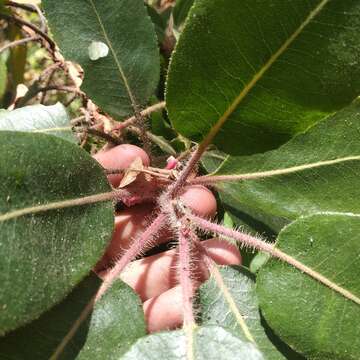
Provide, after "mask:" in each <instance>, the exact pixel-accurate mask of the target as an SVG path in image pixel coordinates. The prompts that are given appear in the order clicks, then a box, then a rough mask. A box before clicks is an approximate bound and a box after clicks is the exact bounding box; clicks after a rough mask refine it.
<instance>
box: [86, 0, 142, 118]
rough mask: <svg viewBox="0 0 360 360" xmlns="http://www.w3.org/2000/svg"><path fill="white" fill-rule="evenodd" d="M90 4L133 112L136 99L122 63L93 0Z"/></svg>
mask: <svg viewBox="0 0 360 360" xmlns="http://www.w3.org/2000/svg"><path fill="white" fill-rule="evenodd" d="M90 4H91V6H92V8H93V10H94V13H95V16H96V18H97V20H98V22H99V25H100V28H101V31H102V33H103V35H104V38H105V41H106V42H107V45H108V47H109V49H110V51H111V54H112V55H113V57H114V60H115V63H116V66H117V68H118V70H119V73H120V80H121V81H122V82H123V83H124V86H125V89H126V91H127V94H128V96H129V99H130V102H131V105H132V107H133V110H134V111H135V112H137V103H136V100H135V96H134V95H133V93H132V91H131V88H130V85H129V82H128V80H127V77H126V75H125V72H124V70H123V67H122V65H121V62H120V60H119V58H118V56H117V54H116V52H115V50H114V48H113V46H112V43H111V41H110V38H109V37H108V34H107V32H106V29H105V26H104V24H103V22H102V20H101V17H100V15H99V13H98V11H97V8H96V6H95V4H94V1H93V0H90Z"/></svg>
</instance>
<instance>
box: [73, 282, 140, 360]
mask: <svg viewBox="0 0 360 360" xmlns="http://www.w3.org/2000/svg"><path fill="white" fill-rule="evenodd" d="M145 335H146V326H145V319H144V312H143V309H142V306H141V301H140V299H139V297H138V296H137V295H136V294H135V293H134V291H133V290H132V289H131V288H130V287H129V286H128V285H126V284H125V283H123V282H121V281H116V282H115V283H114V284H113V285H112V286H111V288H110V290H109V291H107V292H106V293H105V294H104V295H103V297H102V298H101V299H100V300H99V302H98V303H97V304H96V305H95V308H94V312H93V314H92V316H91V323H90V328H89V333H88V336H87V340H86V343H85V345H84V348H83V350H82V351H81V352H80V354H79V356H78V357H77V359H78V360H81V359H84V360H87V359H94V360H96V359H99V360H103V359H109V360H110V359H119V358H120V356H121V355H123V354H124V353H125V352H126V351H127V350H128V349H129V348H130V346H131V345H132V344H133V343H134V342H135V341H136V340H137V339H138V338H140V337H142V336H145Z"/></svg>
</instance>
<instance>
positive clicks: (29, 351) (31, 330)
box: [0, 273, 101, 360]
mask: <svg viewBox="0 0 360 360" xmlns="http://www.w3.org/2000/svg"><path fill="white" fill-rule="evenodd" d="M100 284H101V281H100V279H99V278H98V277H97V276H96V275H95V274H93V273H92V274H91V275H89V276H88V277H86V278H85V279H84V280H83V281H82V282H81V283H80V284H78V285H77V287H76V288H74V290H73V291H72V292H71V293H70V294H69V295H68V296H67V297H66V299H65V300H64V301H62V302H61V303H60V304H58V305H56V306H54V307H53V308H52V309H50V310H49V311H47V312H45V313H44V314H42V315H41V316H40V318H38V319H37V320H35V321H33V322H31V323H30V324H28V325H25V326H23V327H21V328H19V329H17V330H15V331H12V332H10V333H9V334H7V335H5V336H4V337H0V358H1V359H7V360H33V359H37V360H43V359H49V358H50V356H51V355H52V354H53V352H54V351H55V349H56V347H57V346H58V344H59V343H60V341H61V339H62V338H63V337H64V336H65V335H66V334H67V333H68V331H69V329H70V328H71V325H72V324H73V323H74V322H75V321H76V319H77V318H78V317H79V315H80V313H81V311H82V309H83V308H84V307H85V306H86V304H87V303H88V302H89V301H90V300H91V298H92V297H93V296H94V295H95V294H96V291H97V290H98V288H99V286H100ZM89 323H90V321H89V320H88V321H87V322H84V323H83V325H82V327H81V328H80V329H79V330H78V331H77V333H76V337H74V338H73V339H72V341H71V346H67V347H66V348H65V349H64V351H63V353H62V356H61V357H60V359H68V360H69V359H75V358H76V356H77V355H78V353H79V352H80V350H81V348H82V347H83V345H84V343H85V341H86V337H87V334H88V331H89ZM29 339H31V341H29Z"/></svg>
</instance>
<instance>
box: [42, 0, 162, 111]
mask: <svg viewBox="0 0 360 360" xmlns="http://www.w3.org/2000/svg"><path fill="white" fill-rule="evenodd" d="M42 5H43V7H44V9H45V13H46V17H47V19H48V21H49V25H50V28H51V31H52V33H53V34H54V38H55V40H56V42H57V43H58V45H59V47H60V49H61V51H62V53H63V55H64V56H65V57H66V58H67V59H68V60H72V61H75V62H77V63H78V64H80V65H81V66H82V68H83V69H84V71H85V79H84V83H83V85H82V89H83V90H84V91H85V92H86V93H87V95H88V96H89V97H90V98H91V99H92V100H93V101H94V102H95V103H96V104H97V105H98V106H100V107H101V108H102V109H103V110H104V111H106V112H108V113H110V114H111V115H113V116H117V117H124V116H127V115H129V114H131V113H133V112H134V110H135V109H137V108H138V107H140V106H141V105H144V104H145V103H146V102H147V101H148V99H149V97H150V96H151V95H152V94H153V92H154V91H155V88H156V86H157V83H158V81H159V71H160V65H159V64H160V60H159V52H158V48H157V42H156V35H155V31H154V26H153V25H152V23H151V20H150V18H149V16H148V15H147V13H146V9H145V6H144V1H143V0H118V1H103V0H89V1H84V0H64V1H58V0H43V1H42ZM93 42H101V43H103V44H105V45H106V46H107V47H108V48H109V54H108V55H107V56H105V57H100V58H99V59H98V60H95V61H94V60H91V59H90V57H89V46H90V45H91V44H92V43H93Z"/></svg>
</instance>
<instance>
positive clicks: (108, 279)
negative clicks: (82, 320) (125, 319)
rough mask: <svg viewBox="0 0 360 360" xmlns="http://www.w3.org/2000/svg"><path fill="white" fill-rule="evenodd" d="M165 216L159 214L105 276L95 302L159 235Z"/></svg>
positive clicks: (164, 222)
mask: <svg viewBox="0 0 360 360" xmlns="http://www.w3.org/2000/svg"><path fill="white" fill-rule="evenodd" d="M166 218H167V216H166V215H165V214H162V213H160V214H159V215H158V216H157V217H156V218H155V220H154V221H153V222H152V223H151V224H150V226H149V227H148V228H147V229H146V230H145V231H144V232H143V233H142V234H141V235H140V236H139V237H138V238H137V239H135V241H134V242H133V243H132V244H131V246H130V248H129V249H128V250H127V251H126V252H125V253H124V255H123V256H122V257H121V258H120V260H119V261H118V262H117V263H116V264H115V266H114V267H113V268H112V269H111V270H110V271H109V272H108V273H107V274H106V276H105V278H104V281H103V283H102V284H101V286H100V288H99V291H98V292H97V294H96V298H95V301H97V300H99V299H100V298H101V296H102V295H103V294H104V293H105V292H106V290H107V289H108V288H109V287H110V286H111V285H112V283H113V282H114V281H115V280H116V279H117V278H118V277H119V275H120V273H121V272H122V271H123V270H124V268H125V267H126V266H127V265H128V264H129V263H130V262H131V261H132V260H133V259H135V258H136V256H138V255H139V254H141V252H142V251H143V250H144V249H145V248H146V247H147V245H149V243H151V242H152V241H153V240H154V239H155V237H156V236H157V235H158V234H159V232H160V230H161V229H162V228H163V227H164V226H165V224H166V222H167V221H166V220H167V219H166Z"/></svg>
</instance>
